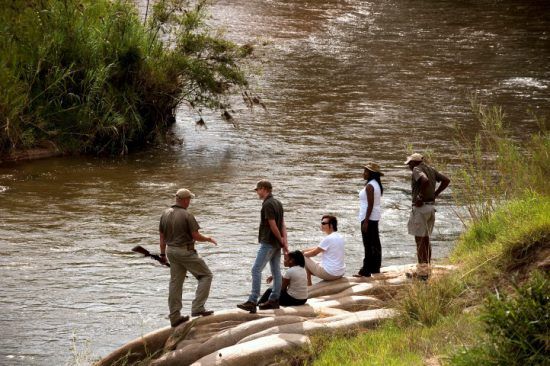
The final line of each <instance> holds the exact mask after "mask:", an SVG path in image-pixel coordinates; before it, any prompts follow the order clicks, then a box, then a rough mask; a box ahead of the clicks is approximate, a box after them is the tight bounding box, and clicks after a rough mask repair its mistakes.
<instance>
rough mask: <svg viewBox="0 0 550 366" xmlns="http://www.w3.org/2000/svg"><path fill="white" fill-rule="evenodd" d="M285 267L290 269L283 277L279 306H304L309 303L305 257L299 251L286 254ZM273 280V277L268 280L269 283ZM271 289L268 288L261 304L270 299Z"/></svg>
mask: <svg viewBox="0 0 550 366" xmlns="http://www.w3.org/2000/svg"><path fill="white" fill-rule="evenodd" d="M284 265H285V267H288V269H287V270H286V272H285V274H284V275H283V282H282V285H281V295H280V297H279V305H281V306H294V305H304V304H305V303H306V301H307V277H306V270H305V269H304V266H305V260H304V255H303V254H302V252H300V251H299V250H295V251H293V252H290V253H288V254H285V259H284ZM272 280H273V277H272V276H269V277H268V278H267V283H270V282H271V281H272ZM271 291H272V289H271V288H268V289H267V290H266V292H264V294H263V295H262V297H261V299H260V301H259V303H260V304H262V303H264V302H266V301H267V300H268V299H269V295H271Z"/></svg>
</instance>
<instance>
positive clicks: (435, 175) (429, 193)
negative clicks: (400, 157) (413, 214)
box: [411, 163, 443, 203]
mask: <svg viewBox="0 0 550 366" xmlns="http://www.w3.org/2000/svg"><path fill="white" fill-rule="evenodd" d="M421 176H424V177H426V178H427V179H428V182H429V183H428V188H427V189H426V191H425V192H423V196H422V200H423V201H424V202H432V201H434V200H435V185H436V182H441V181H442V180H443V175H442V174H441V173H439V172H438V171H437V170H435V169H434V168H432V167H431V166H429V165H426V164H425V163H420V164H418V165H417V166H415V167H414V169H413V171H412V179H411V188H412V201H413V203H414V201H415V198H416V197H417V196H418V194H419V193H422V192H420V186H421V184H420V177H421Z"/></svg>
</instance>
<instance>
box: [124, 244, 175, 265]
mask: <svg viewBox="0 0 550 366" xmlns="http://www.w3.org/2000/svg"><path fill="white" fill-rule="evenodd" d="M132 252H136V253H141V254H143V255H144V256H146V257H151V258H152V259H154V260H156V261H158V262H159V263H161V264H164V265H165V266H166V267H170V263H168V262H165V263H163V262H162V259H160V256H158V255H156V254H151V253H150V252H149V251H148V250H147V249H145V248H144V247H142V246H141V245H138V246H136V247H134V248H132Z"/></svg>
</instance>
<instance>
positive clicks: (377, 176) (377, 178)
mask: <svg viewBox="0 0 550 366" xmlns="http://www.w3.org/2000/svg"><path fill="white" fill-rule="evenodd" d="M371 180H375V181H376V182H378V185H379V186H380V195H381V196H382V195H383V194H384V187H383V186H382V181H380V173H377V172H373V171H372V170H369V180H368V181H367V184H368V183H369V182H370V181H371Z"/></svg>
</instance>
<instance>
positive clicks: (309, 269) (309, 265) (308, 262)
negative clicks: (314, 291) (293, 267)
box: [304, 257, 316, 286]
mask: <svg viewBox="0 0 550 366" xmlns="http://www.w3.org/2000/svg"><path fill="white" fill-rule="evenodd" d="M304 260H305V264H306V266H305V268H306V275H307V285H308V286H311V285H313V283H312V282H311V275H313V274H314V272H313V268H315V266H316V262H315V261H314V260H313V259H311V258H309V257H304Z"/></svg>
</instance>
